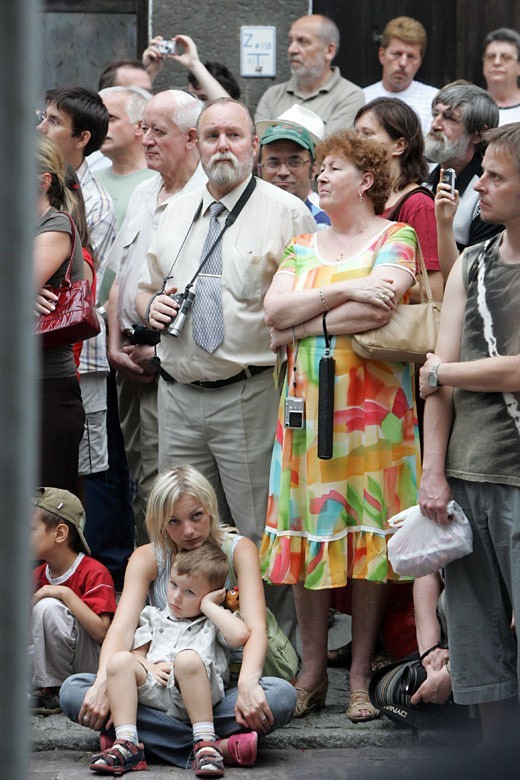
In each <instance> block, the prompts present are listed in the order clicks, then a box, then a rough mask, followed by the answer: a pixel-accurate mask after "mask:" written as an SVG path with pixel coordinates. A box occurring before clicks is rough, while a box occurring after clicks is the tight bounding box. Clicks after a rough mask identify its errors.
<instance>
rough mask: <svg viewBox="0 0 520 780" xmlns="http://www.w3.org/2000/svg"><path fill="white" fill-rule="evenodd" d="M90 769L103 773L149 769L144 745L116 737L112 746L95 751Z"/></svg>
mask: <svg viewBox="0 0 520 780" xmlns="http://www.w3.org/2000/svg"><path fill="white" fill-rule="evenodd" d="M89 769H92V771H93V772H99V774H102V775H124V774H125V772H136V771H139V770H141V769H148V765H147V763H146V760H145V757H144V749H143V746H142V745H136V744H135V743H134V742H130V741H129V740H127V739H116V741H115V742H114V744H113V745H112V747H110V748H108V749H107V750H103V752H102V753H94V755H93V756H92V757H91V759H90V764H89Z"/></svg>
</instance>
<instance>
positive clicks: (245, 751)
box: [217, 731, 258, 766]
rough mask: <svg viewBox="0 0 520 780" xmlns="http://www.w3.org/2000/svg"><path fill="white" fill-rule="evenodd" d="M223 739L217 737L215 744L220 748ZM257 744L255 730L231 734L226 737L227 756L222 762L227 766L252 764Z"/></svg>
mask: <svg viewBox="0 0 520 780" xmlns="http://www.w3.org/2000/svg"><path fill="white" fill-rule="evenodd" d="M225 741H226V740H225V739H218V740H217V746H218V747H219V749H220V745H221V743H222V742H225ZM257 746H258V734H257V733H256V731H246V732H243V733H241V734H232V735H231V736H230V737H227V754H228V755H227V758H225V759H224V763H225V764H228V765H229V766H254V765H255V763H256V752H257Z"/></svg>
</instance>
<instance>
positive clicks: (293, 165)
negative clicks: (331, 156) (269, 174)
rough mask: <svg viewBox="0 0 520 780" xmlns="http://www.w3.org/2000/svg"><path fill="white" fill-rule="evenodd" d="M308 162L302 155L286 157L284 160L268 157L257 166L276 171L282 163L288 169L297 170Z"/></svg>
mask: <svg viewBox="0 0 520 780" xmlns="http://www.w3.org/2000/svg"><path fill="white" fill-rule="evenodd" d="M310 162H311V160H310V159H308V160H304V159H303V157H287V159H286V160H280V159H278V157H268V158H267V160H266V161H265V162H263V163H259V164H258V167H259V168H265V169H266V170H267V171H278V170H279V169H280V168H281V167H282V165H287V167H288V168H289V170H291V171H297V170H299V169H300V168H303V166H304V165H307V163H310Z"/></svg>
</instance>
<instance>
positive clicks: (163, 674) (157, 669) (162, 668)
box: [147, 661, 173, 688]
mask: <svg viewBox="0 0 520 780" xmlns="http://www.w3.org/2000/svg"><path fill="white" fill-rule="evenodd" d="M147 667H148V671H149V672H150V674H151V675H152V677H153V678H154V679H155V680H157V682H158V683H160V684H161V685H162V686H164V687H165V688H166V686H167V684H168V678H169V676H170V673H171V670H172V668H173V664H172V663H169V662H168V661H157V663H155V664H147Z"/></svg>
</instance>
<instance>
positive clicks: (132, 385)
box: [108, 90, 206, 543]
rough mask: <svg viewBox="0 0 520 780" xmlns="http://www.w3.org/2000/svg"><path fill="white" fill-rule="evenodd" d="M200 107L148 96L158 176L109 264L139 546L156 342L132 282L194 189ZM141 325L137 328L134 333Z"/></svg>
mask: <svg viewBox="0 0 520 780" xmlns="http://www.w3.org/2000/svg"><path fill="white" fill-rule="evenodd" d="M201 110H202V103H201V102H200V101H199V100H198V99H197V98H194V97H193V96H191V95H189V94H188V93H186V92H183V91H180V90H166V91H165V92H159V93H158V94H157V95H155V96H154V97H152V98H151V100H149V101H148V102H147V104H146V106H145V109H144V114H143V119H142V127H141V129H142V143H143V148H144V156H145V159H146V164H147V166H148V170H150V171H156V173H157V175H156V176H154V177H153V178H151V179H148V180H147V181H144V182H142V183H141V184H139V185H138V186H137V187H136V189H135V191H134V193H133V195H132V197H131V199H130V202H129V204H128V209H127V214H126V219H125V221H124V223H123V226H122V227H121V230H120V231H119V233H118V235H117V238H116V241H115V243H114V245H113V247H112V251H111V253H110V256H109V258H108V269H109V271H110V272H111V273H112V277H114V275H115V281H114V282H113V284H112V288H111V290H110V299H109V357H110V362H111V364H112V365H113V366H114V367H115V368H116V370H117V385H118V400H119V418H120V422H121V430H122V432H123V438H124V441H125V451H126V457H127V461H128V467H129V469H130V473H131V475H132V477H133V479H134V482H135V484H136V487H137V492H136V496H135V499H134V502H133V509H134V522H135V526H136V532H137V541H138V543H144V542H145V541H146V540H147V534H146V531H145V527H144V517H145V513H146V502H147V498H148V493H149V491H150V487H151V485H152V482H153V480H154V479H155V477H156V476H157V446H158V444H157V441H158V432H157V428H158V422H157V371H156V369H154V367H153V362H152V363H151V362H150V359H151V358H152V357H153V355H154V342H155V341H156V339H154V336H155V335H156V334H153V333H151V332H150V331H149V330H148V329H147V328H145V327H144V323H143V322H142V320H141V319H140V317H139V315H138V313H137V311H136V307H135V299H136V295H137V284H138V281H139V278H140V276H141V274H142V273H143V269H144V267H145V266H146V253H147V251H148V248H149V245H150V242H151V240H152V236H153V234H154V232H155V231H156V230H157V226H158V224H159V221H160V218H161V217H162V215H163V213H164V211H165V209H166V207H167V206H168V204H169V203H171V202H172V201H173V200H174V199H175V198H176V197H177V196H178V195H179V194H180V193H183V192H188V191H189V190H190V189H193V188H195V187H197V188H198V187H200V186H202V185H203V183H204V182H205V180H206V177H205V175H204V173H203V171H202V170H201V168H200V166H199V155H198V152H197V149H196V131H195V125H196V123H197V118H198V116H199V114H200V111H201ZM136 326H140V327H136Z"/></svg>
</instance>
